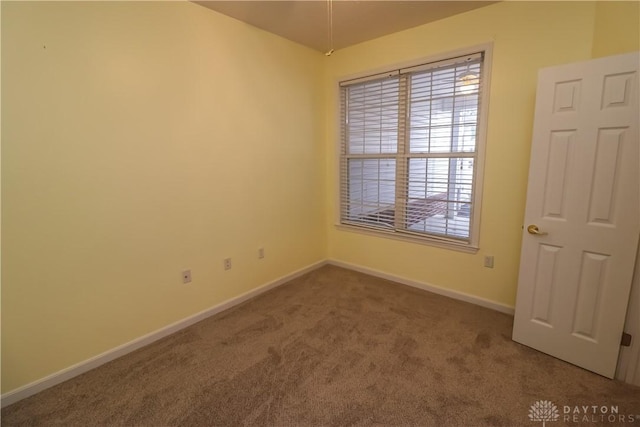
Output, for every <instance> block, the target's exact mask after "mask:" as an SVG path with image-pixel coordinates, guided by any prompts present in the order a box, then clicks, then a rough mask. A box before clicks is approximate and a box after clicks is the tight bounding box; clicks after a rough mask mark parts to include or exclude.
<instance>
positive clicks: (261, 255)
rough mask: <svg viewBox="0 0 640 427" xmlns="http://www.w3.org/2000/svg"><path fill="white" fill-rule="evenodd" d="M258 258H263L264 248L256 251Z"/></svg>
mask: <svg viewBox="0 0 640 427" xmlns="http://www.w3.org/2000/svg"><path fill="white" fill-rule="evenodd" d="M258 258H260V259H262V258H264V248H260V249H258Z"/></svg>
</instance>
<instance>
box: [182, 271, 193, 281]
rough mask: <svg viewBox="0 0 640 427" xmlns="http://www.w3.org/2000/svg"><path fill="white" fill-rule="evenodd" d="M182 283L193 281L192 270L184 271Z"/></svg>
mask: <svg viewBox="0 0 640 427" xmlns="http://www.w3.org/2000/svg"><path fill="white" fill-rule="evenodd" d="M182 283H191V270H185V271H183V272H182Z"/></svg>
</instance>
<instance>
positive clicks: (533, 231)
mask: <svg viewBox="0 0 640 427" xmlns="http://www.w3.org/2000/svg"><path fill="white" fill-rule="evenodd" d="M527 231H528V232H529V234H535V235H537V236H545V235H547V234H549V233H545V232H543V231H540V229H539V228H538V226H537V225H535V224H531V225H530V226H528V227H527Z"/></svg>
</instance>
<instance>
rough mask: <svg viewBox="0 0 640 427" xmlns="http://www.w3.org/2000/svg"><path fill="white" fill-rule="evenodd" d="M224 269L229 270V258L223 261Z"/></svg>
mask: <svg viewBox="0 0 640 427" xmlns="http://www.w3.org/2000/svg"><path fill="white" fill-rule="evenodd" d="M224 269H225V270H231V258H225V260H224Z"/></svg>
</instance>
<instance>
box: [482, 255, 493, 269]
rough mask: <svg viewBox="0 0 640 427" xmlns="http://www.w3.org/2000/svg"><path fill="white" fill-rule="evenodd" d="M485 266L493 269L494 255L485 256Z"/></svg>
mask: <svg viewBox="0 0 640 427" xmlns="http://www.w3.org/2000/svg"><path fill="white" fill-rule="evenodd" d="M484 266H485V267H487V268H493V255H485V257H484Z"/></svg>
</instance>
